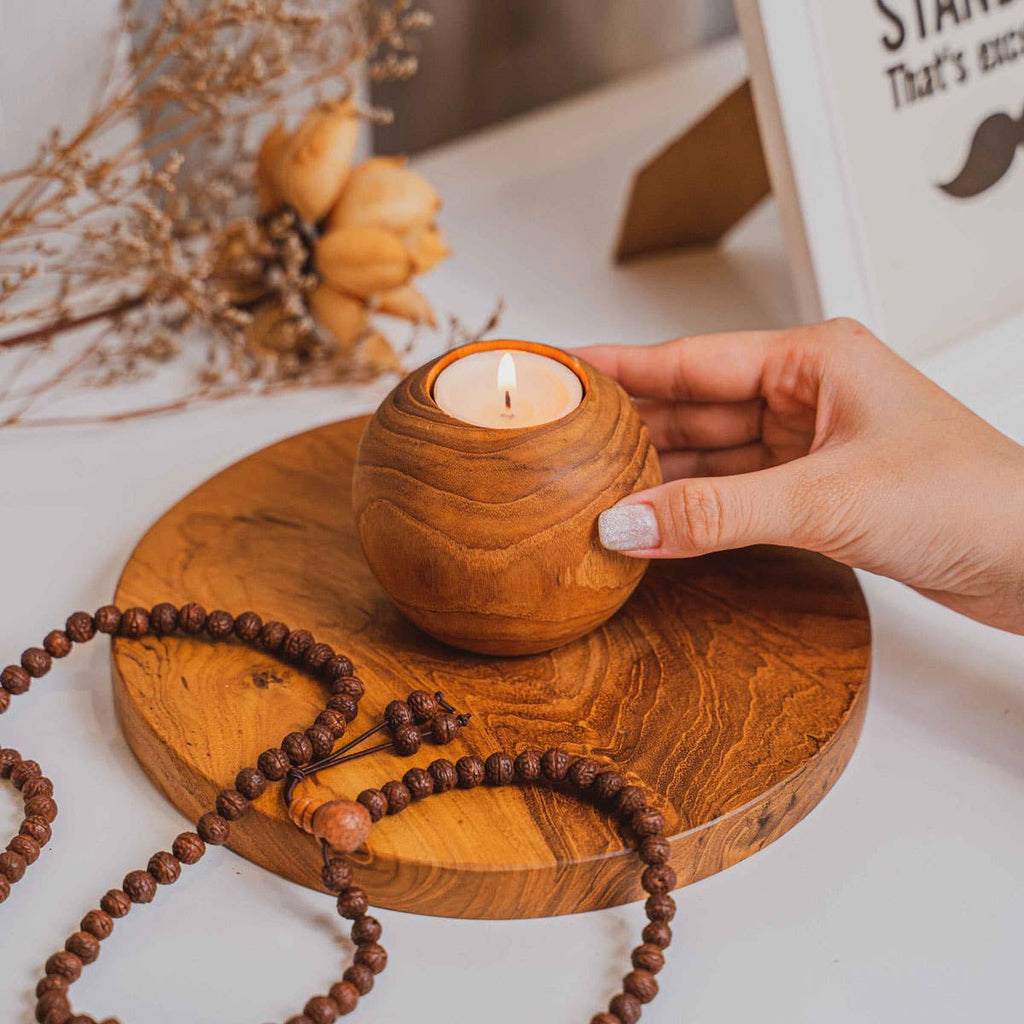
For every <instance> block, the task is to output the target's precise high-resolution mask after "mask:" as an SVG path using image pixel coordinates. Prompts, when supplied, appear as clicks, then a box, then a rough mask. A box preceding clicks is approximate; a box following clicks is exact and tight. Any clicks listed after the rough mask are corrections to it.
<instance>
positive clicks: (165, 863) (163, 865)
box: [146, 850, 181, 885]
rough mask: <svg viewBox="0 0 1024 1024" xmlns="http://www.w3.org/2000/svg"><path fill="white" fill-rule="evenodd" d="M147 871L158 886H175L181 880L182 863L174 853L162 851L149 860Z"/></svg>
mask: <svg viewBox="0 0 1024 1024" xmlns="http://www.w3.org/2000/svg"><path fill="white" fill-rule="evenodd" d="M146 870H147V871H148V872H149V873H150V874H151V875H152V876H153V881H155V882H156V883H157V884H158V885H173V884H174V883H175V882H176V881H177V880H178V879H179V878H181V861H179V860H178V858H177V857H175V856H174V854H173V853H168V852H167V851H166V850H161V851H160V852H159V853H154V854H153V856H152V857H150V858H149V863H148V864H147V865H146Z"/></svg>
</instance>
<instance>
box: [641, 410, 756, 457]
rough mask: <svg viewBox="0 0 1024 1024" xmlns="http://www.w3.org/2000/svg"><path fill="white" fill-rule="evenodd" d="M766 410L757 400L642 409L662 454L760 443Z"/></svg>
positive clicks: (642, 413)
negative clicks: (681, 450)
mask: <svg viewBox="0 0 1024 1024" xmlns="http://www.w3.org/2000/svg"><path fill="white" fill-rule="evenodd" d="M763 410H764V405H763V403H762V402H761V401H760V399H756V398H755V399H751V400H748V401H745V402H702V403H693V402H671V401H651V402H645V403H643V404H642V405H641V406H640V409H639V411H640V415H641V416H643V418H644V422H645V423H646V424H647V429H648V430H649V431H650V434H651V441H652V442H653V443H654V447H655V448H657V449H658V450H659V451H675V450H677V449H680V448H735V447H736V446H737V445H741V444H749V443H750V442H752V441H758V440H760V438H761V416H762V413H763Z"/></svg>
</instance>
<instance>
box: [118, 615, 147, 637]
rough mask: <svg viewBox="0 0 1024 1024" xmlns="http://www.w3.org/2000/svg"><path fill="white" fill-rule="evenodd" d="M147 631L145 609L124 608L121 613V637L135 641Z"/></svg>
mask: <svg viewBox="0 0 1024 1024" xmlns="http://www.w3.org/2000/svg"><path fill="white" fill-rule="evenodd" d="M148 631H149V612H147V611H146V609H145V608H126V609H125V610H124V611H123V612H122V613H121V628H120V630H119V632H120V634H121V636H126V637H128V638H129V639H132V640H137V639H138V638H139V637H140V636H145V635H146V633H147V632H148Z"/></svg>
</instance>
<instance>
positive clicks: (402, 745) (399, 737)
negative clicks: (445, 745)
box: [394, 725, 423, 757]
mask: <svg viewBox="0 0 1024 1024" xmlns="http://www.w3.org/2000/svg"><path fill="white" fill-rule="evenodd" d="M394 743H395V751H396V752H397V753H398V754H401V756H402V757H410V756H411V755H413V754H415V753H416V752H417V751H418V750H419V749H420V745H421V744H422V743H423V737H422V736H421V735H420V730H419V726H417V725H403V726H402V727H401V728H399V729H396V730H395V737H394Z"/></svg>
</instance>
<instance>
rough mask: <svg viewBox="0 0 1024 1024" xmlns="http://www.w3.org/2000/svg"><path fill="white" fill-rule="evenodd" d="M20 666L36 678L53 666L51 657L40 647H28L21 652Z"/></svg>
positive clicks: (43, 674)
mask: <svg viewBox="0 0 1024 1024" xmlns="http://www.w3.org/2000/svg"><path fill="white" fill-rule="evenodd" d="M21 667H22V668H23V669H24V670H25V671H26V672H27V673H28V674H29V675H30V676H31V677H32V678H33V679H38V678H39V677H40V676H45V675H46V673H47V672H49V671H50V669H51V668H52V667H53V658H51V657H50V655H49V654H47V653H46V651H44V650H43V648H42V647H29V648H27V649H26V650H24V651H23V652H22V655H21Z"/></svg>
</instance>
